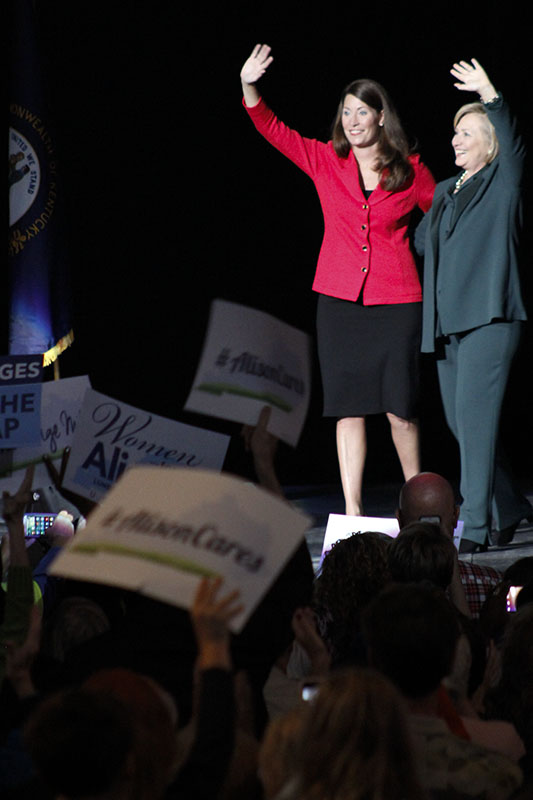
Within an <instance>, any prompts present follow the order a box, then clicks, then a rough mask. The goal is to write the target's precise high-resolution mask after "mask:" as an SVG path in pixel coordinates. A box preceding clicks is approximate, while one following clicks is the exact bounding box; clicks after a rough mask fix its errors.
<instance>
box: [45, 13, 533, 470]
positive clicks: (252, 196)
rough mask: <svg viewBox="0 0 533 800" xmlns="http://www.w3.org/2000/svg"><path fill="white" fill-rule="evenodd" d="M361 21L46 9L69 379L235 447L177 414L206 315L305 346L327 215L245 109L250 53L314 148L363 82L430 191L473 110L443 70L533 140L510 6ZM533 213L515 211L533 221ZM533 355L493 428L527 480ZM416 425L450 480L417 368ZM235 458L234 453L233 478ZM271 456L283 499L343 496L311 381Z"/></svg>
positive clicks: (443, 443)
mask: <svg viewBox="0 0 533 800" xmlns="http://www.w3.org/2000/svg"><path fill="white" fill-rule="evenodd" d="M363 5H366V6H367V7H361V4H357V7H356V4H346V3H343V4H342V5H340V4H339V5H337V7H334V6H333V5H332V6H325V4H322V6H321V7H319V6H314V8H313V9H310V7H309V6H310V4H309V3H304V2H302V3H296V2H292V3H291V2H287V3H283V4H277V5H276V4H272V3H270V4H269V3H261V4H259V3H255V2H253V1H252V0H249V2H246V3H245V2H226V3H224V2H219V3H217V4H214V5H213V6H212V7H210V8H207V6H206V5H205V4H200V3H188V2H182V3H175V2H173V3H171V2H168V0H165V2H157V0H151V2H147V1H146V0H143V1H142V2H127V1H125V2H120V3H119V2H113V0H112V1H111V2H110V1H109V0H107V2H86V1H85V0H77V1H76V2H75V3H73V2H72V0H37V2H36V8H37V12H38V21H39V28H40V33H41V37H42V39H41V41H42V45H43V50H44V56H45V59H46V63H45V68H46V71H47V74H48V79H49V91H50V104H51V112H52V119H53V121H54V123H55V126H56V135H57V150H58V153H59V157H60V168H61V177H62V180H63V184H64V191H65V195H66V198H67V207H68V231H67V234H68V239H69V248H70V252H71V261H72V279H73V296H74V298H73V299H74V328H75V336H76V341H75V343H74V345H73V346H72V347H71V348H70V350H69V351H67V353H65V354H64V356H62V357H61V359H60V365H61V376H62V377H68V376H70V375H77V374H84V373H87V374H89V376H90V378H91V382H92V385H93V387H94V388H95V389H97V390H99V391H102V392H104V393H106V394H109V395H111V396H114V397H117V398H119V399H121V400H123V401H126V402H129V403H131V404H133V405H136V406H139V407H141V408H144V409H146V410H149V411H152V412H154V413H157V414H161V415H163V416H166V417H169V418H172V419H177V420H180V421H183V422H188V423H191V424H199V425H202V426H204V427H208V428H211V429H213V430H220V431H224V432H229V433H237V432H238V426H234V425H230V424H228V423H225V422H223V421H221V420H214V419H207V420H205V419H201V418H198V417H196V416H195V415H192V414H187V413H185V412H184V411H183V404H184V402H185V400H186V397H187V395H188V392H189V389H190V385H191V382H192V380H193V377H194V373H195V369H196V364H197V360H198V357H199V355H200V351H201V347H202V343H203V337H204V333H205V327H206V323H207V318H208V313H209V307H210V303H211V301H212V299H214V298H217V297H220V298H225V299H227V300H232V301H235V302H242V303H245V304H247V305H250V306H253V307H255V308H260V309H262V310H265V311H267V312H269V313H271V314H273V315H275V316H278V317H279V318H281V319H283V320H285V321H287V322H289V323H291V324H292V325H295V326H297V327H300V328H302V329H304V330H306V331H307V332H309V333H310V334H314V315H315V305H316V295H315V294H314V293H313V292H312V291H311V288H310V287H311V283H312V279H313V275H314V269H315V264H316V259H317V255H318V250H319V246H320V242H321V238H322V216H321V212H320V207H319V203H318V199H317V196H316V193H315V190H314V188H313V185H312V183H311V182H310V180H309V179H308V178H307V177H306V176H305V175H304V174H303V173H301V172H300V171H299V170H298V169H297V168H296V167H294V166H293V165H292V164H291V163H290V162H289V161H287V160H286V159H284V158H283V157H282V156H281V155H280V154H278V153H277V152H276V151H275V150H274V149H273V148H271V147H270V146H269V145H268V144H267V143H266V142H265V141H264V140H263V139H262V138H261V137H260V136H258V134H257V133H256V132H255V130H254V129H253V126H252V125H251V123H250V121H249V120H248V118H247V116H246V114H245V112H244V111H243V109H242V108H241V93H240V82H239V72H240V68H241V65H242V63H243V62H244V60H245V58H246V57H247V56H248V55H249V53H250V51H251V50H252V47H253V46H254V45H255V44H256V43H257V42H267V43H268V44H270V45H271V46H272V53H273V55H274V59H275V60H274V63H273V64H272V66H271V68H270V70H269V71H268V73H267V75H266V76H265V78H264V79H263V80H262V82H261V84H260V87H261V91H262V93H263V94H264V96H265V98H266V99H267V100H268V101H269V103H270V104H271V105H272V107H273V108H274V110H275V111H276V112H277V113H278V115H279V116H280V117H281V118H282V119H283V120H284V121H285V122H287V123H288V124H290V125H291V126H292V127H295V128H297V129H298V130H300V132H301V133H303V134H304V135H306V136H311V137H316V138H321V139H327V138H328V133H329V126H330V123H331V121H332V118H333V116H334V114H335V110H336V106H337V102H338V99H339V95H340V92H341V90H342V88H343V86H345V85H346V84H347V83H348V82H350V81H351V80H353V79H355V78H357V77H364V76H368V77H372V78H375V79H376V80H378V81H380V82H382V83H383V84H384V85H385V86H386V87H387V88H388V90H389V91H390V93H391V95H392V97H393V99H394V100H395V103H396V105H397V107H398V110H399V112H400V116H401V118H402V120H403V123H404V126H405V128H406V130H407V132H408V134H409V135H410V137H411V138H412V139H413V140H414V139H415V138H416V140H417V141H418V149H419V152H420V153H421V154H422V157H423V160H424V161H425V162H426V163H427V164H428V166H429V167H430V168H431V169H432V171H433V173H434V175H435V177H436V179H437V180H441V179H443V178H445V177H448V176H449V175H451V174H454V172H455V171H456V168H455V166H454V163H453V157H452V150H451V146H450V140H451V136H452V118H453V114H454V111H455V110H456V108H457V107H458V106H459V105H461V104H462V103H463V102H466V101H467V100H469V99H470V97H471V96H470V95H466V94H465V93H459V92H458V91H457V90H456V89H454V87H453V79H452V77H451V76H450V74H449V69H450V67H451V65H452V64H453V62H454V61H456V60H460V59H470V58H472V57H476V58H478V59H479V61H480V62H481V63H482V64H483V66H484V67H485V68H486V69H487V71H488V73H489V75H490V76H491V78H492V79H493V82H494V83H495V85H496V86H497V88H500V89H501V90H502V91H503V92H504V93H505V95H506V96H507V98H508V99H509V100H510V102H511V103H512V104H513V107H514V108H516V109H517V111H518V112H519V116H520V118H521V120H522V123H523V124H524V128H525V132H526V137H527V136H529V135H530V134H529V130H528V129H529V121H530V119H529V117H530V110H529V106H530V101H529V99H527V98H528V92H529V81H530V75H528V70H529V64H530V61H529V53H528V50H529V48H530V47H531V45H530V43H529V41H528V40H527V30H526V29H527V28H529V27H530V26H529V25H526V23H525V21H524V19H522V18H521V17H520V16H519V15H520V11H519V10H518V4H517V3H513V2H511V3H506V4H502V3H501V2H484V3H483V4H481V3H479V4H477V3H469V4H465V3H464V2H463V3H449V2H448V3H444V4H438V6H437V5H436V4H434V3H433V2H430V1H429V0H428V2H427V3H420V2H415V3H410V4H408V3H402V4H389V3H381V4H379V5H378V4H375V5H373V6H370V4H363ZM255 6H257V7H258V8H259V10H256V9H255ZM472 99H474V98H473V97H472ZM529 205H530V203H529V200H528V198H527V196H526V221H527V218H528V215H529V218H530V217H531V214H530V213H529ZM529 228H530V224H529V225H526V231H527V233H526V236H525V239H524V244H525V251H526V257H525V264H524V266H525V268H526V269H525V273H526V274H525V292H526V297H527V299H528V301H529V300H530V298H531V288H530V285H529V278H528V275H527V268H528V267H529V264H530V253H531V247H530V242H529V236H530V235H529ZM480 268H482V265H480ZM529 305H531V304H530V303H529ZM530 337H531V334H528V336H527V338H526V340H525V342H524V345H523V347H522V350H521V352H520V354H519V357H518V362H517V365H516V369H515V371H514V373H513V376H512V380H511V384H510V387H509V392H508V398H507V406H506V411H505V416H504V435H505V440H506V442H508V450H509V452H510V454H511V456H512V460H513V463H514V465H515V468H516V470H517V472H518V473H519V474H520V475H521V476H527V475H528V474H529V471H530V464H529V453H530V451H531V446H532V423H531V415H530V407H531V399H530V397H531V388H530V377H529V376H530V373H531V368H530V365H531V355H530V354H531V338H530ZM421 425H422V434H423V440H422V441H423V467H424V469H432V470H436V471H440V472H443V473H444V474H447V475H448V477H450V478H453V477H454V476H455V475H456V473H457V453H456V449H455V444H454V442H453V441H452V440H451V437H450V434H449V433H448V431H447V429H446V426H445V423H444V421H443V417H442V409H441V406H440V400H439V396H438V391H437V388H436V382H435V375H434V371H433V365H432V363H431V360H427V359H426V358H423V384H422V408H421ZM369 438H370V442H369V460H368V466H367V481H384V480H385V481H389V480H392V481H396V480H400V479H401V473H400V470H399V466H398V465H397V461H396V457H395V453H394V450H393V448H392V444H391V443H390V439H389V436H388V431H387V425H386V422H385V419H384V418H381V417H379V418H378V417H376V418H371V419H369ZM240 452H241V451H240V445H238V444H237V443H234V444H233V445H232V448H231V451H230V458H229V468H232V467H233V466H234V463H235V464H238V462H239V458H240ZM282 454H283V456H282V458H281V459H280V462H279V468H280V472H281V477H282V480H283V481H284V482H286V483H293V484H305V483H316V482H318V483H329V482H336V481H337V479H338V478H337V464H336V455H335V446H334V423H333V422H332V421H331V420H329V421H328V420H323V419H322V418H321V386H320V378H319V373H318V369H317V368H316V362H315V372H314V387H313V397H312V402H311V408H310V412H309V417H308V421H307V423H306V426H305V428H304V432H303V435H302V439H301V442H300V445H299V447H298V448H297V449H296V450H293V449H291V448H282ZM232 459H234V461H232Z"/></svg>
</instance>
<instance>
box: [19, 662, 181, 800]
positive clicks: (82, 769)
mask: <svg viewBox="0 0 533 800" xmlns="http://www.w3.org/2000/svg"><path fill="white" fill-rule="evenodd" d="M175 723H176V717H175V708H174V707H173V705H172V702H171V701H170V699H169V698H168V696H167V695H166V694H165V692H164V691H163V690H162V689H160V688H159V687H158V685H157V684H155V683H154V682H153V681H152V680H150V679H149V678H145V677H144V676H142V675H138V674H137V673H134V672H131V671H129V670H126V669H110V670H101V671H99V672H96V673H94V675H92V676H91V677H90V678H89V679H88V680H87V681H86V682H85V683H84V684H83V685H82V686H81V687H79V688H78V687H75V688H70V689H64V690H62V691H61V692H59V693H57V694H54V695H52V696H51V697H50V699H49V700H45V701H44V702H43V704H42V705H40V706H39V707H38V708H37V710H36V712H35V713H34V714H33V715H32V716H31V717H30V720H29V723H28V725H27V727H26V731H25V740H26V742H27V745H28V749H29V752H30V755H31V757H32V759H33V761H34V764H35V766H36V769H37V771H38V773H39V774H40V775H41V776H42V778H43V780H44V782H45V784H46V785H47V786H48V787H50V788H51V789H52V790H53V791H56V792H57V793H60V794H61V795H64V796H65V798H68V800H77V798H84V797H87V798H89V797H90V798H91V800H92V798H93V797H95V798H102V800H103V799H104V798H106V799H107V798H108V797H109V798H117V800H123V798H124V799H125V798H127V799H128V800H158V798H161V797H163V795H164V791H165V789H166V787H167V785H168V783H169V782H170V780H171V777H172V774H173V771H174V769H175V767H176V764H177V760H178V752H177V739H176V734H175Z"/></svg>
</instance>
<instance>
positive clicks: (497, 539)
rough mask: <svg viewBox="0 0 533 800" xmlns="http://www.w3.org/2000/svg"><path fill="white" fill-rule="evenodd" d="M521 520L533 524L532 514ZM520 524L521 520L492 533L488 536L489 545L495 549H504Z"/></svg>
mask: <svg viewBox="0 0 533 800" xmlns="http://www.w3.org/2000/svg"><path fill="white" fill-rule="evenodd" d="M523 519H525V520H526V521H527V522H529V523H531V522H533V514H530V515H529V516H528V517H523ZM521 522H522V518H521V519H519V520H518V521H517V522H513V524H512V525H508V526H507V527H506V528H502V529H501V531H492V533H491V534H490V543H491V544H493V545H495V546H496V547H505V545H506V544H509V543H510V542H512V540H513V536H514V535H515V533H516V530H517V528H518V526H519V525H520V523H521Z"/></svg>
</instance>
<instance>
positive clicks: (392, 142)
mask: <svg viewBox="0 0 533 800" xmlns="http://www.w3.org/2000/svg"><path fill="white" fill-rule="evenodd" d="M349 94H351V95H353V96H354V97H357V98H358V99H359V100H362V101H363V103H366V104H367V106H370V108H373V109H374V111H377V112H378V113H379V114H380V113H381V112H383V126H382V127H381V128H380V138H379V142H378V147H379V154H378V157H377V160H376V164H375V169H377V170H378V171H379V173H380V175H381V179H380V183H381V186H382V187H383V188H384V189H386V190H387V191H389V192H394V191H396V190H397V189H399V188H400V187H401V186H403V184H404V183H405V182H406V181H407V180H408V179H409V178H410V177H412V174H413V168H412V166H411V164H410V163H409V152H410V150H409V144H408V141H407V136H406V135H405V133H404V130H403V128H402V124H401V122H400V118H399V116H398V114H397V112H396V109H395V108H394V105H393V103H392V100H391V99H390V97H389V95H388V93H387V92H386V90H385V89H384V88H383V86H381V84H379V83H377V82H376V81H373V80H370V79H369V78H361V79H359V80H357V81H353V83H350V84H348V86H346V88H345V89H344V91H343V93H342V97H341V101H340V103H339V107H338V109H337V115H336V117H335V120H334V122H333V132H332V142H333V149H334V150H335V152H336V154H337V155H338V156H339V158H348V156H349V155H350V152H351V146H350V143H349V142H348V140H347V138H346V136H345V134H344V129H343V127H342V112H343V109H344V103H345V100H346V96H347V95H349Z"/></svg>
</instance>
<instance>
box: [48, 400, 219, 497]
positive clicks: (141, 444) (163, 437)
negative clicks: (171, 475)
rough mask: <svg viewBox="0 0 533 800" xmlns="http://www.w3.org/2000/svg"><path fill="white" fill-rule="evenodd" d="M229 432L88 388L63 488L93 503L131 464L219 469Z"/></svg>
mask: <svg viewBox="0 0 533 800" xmlns="http://www.w3.org/2000/svg"><path fill="white" fill-rule="evenodd" d="M228 444H229V436H224V435H223V434H220V433H213V432H212V431H206V430H203V429H202V428H195V427H193V426H192V425H184V424H183V423H181V422H175V421H173V420H169V419H165V418H164V417H159V416H157V415H156V414H150V413H149V412H148V411H141V410H140V409H138V408H134V407H133V406H129V405H127V404H126V403H122V402H120V401H119V400H114V399H112V398H111V397H107V396H106V395H104V394H100V393H99V392H95V391H94V390H93V389H90V390H89V391H88V392H87V393H86V395H85V400H84V403H83V408H82V411H81V415H80V421H79V425H78V427H77V429H76V435H75V437H74V441H73V443H72V451H71V453H70V458H69V461H68V465H67V470H66V472H65V478H64V480H63V486H64V487H65V489H70V490H71V491H73V492H76V493H77V494H81V495H82V496H83V497H88V498H89V499H90V500H94V501H96V502H98V501H99V500H100V499H101V498H102V497H103V496H104V494H105V493H106V492H107V491H108V490H109V489H110V488H111V486H112V485H113V484H114V483H115V481H117V480H118V478H120V476H121V475H122V473H123V472H124V470H125V469H126V468H127V467H130V466H132V465H133V464H156V465H159V466H163V465H165V466H167V467H203V468H204V469H215V470H219V469H222V465H223V463H224V458H225V457H226V451H227V449H228Z"/></svg>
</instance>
